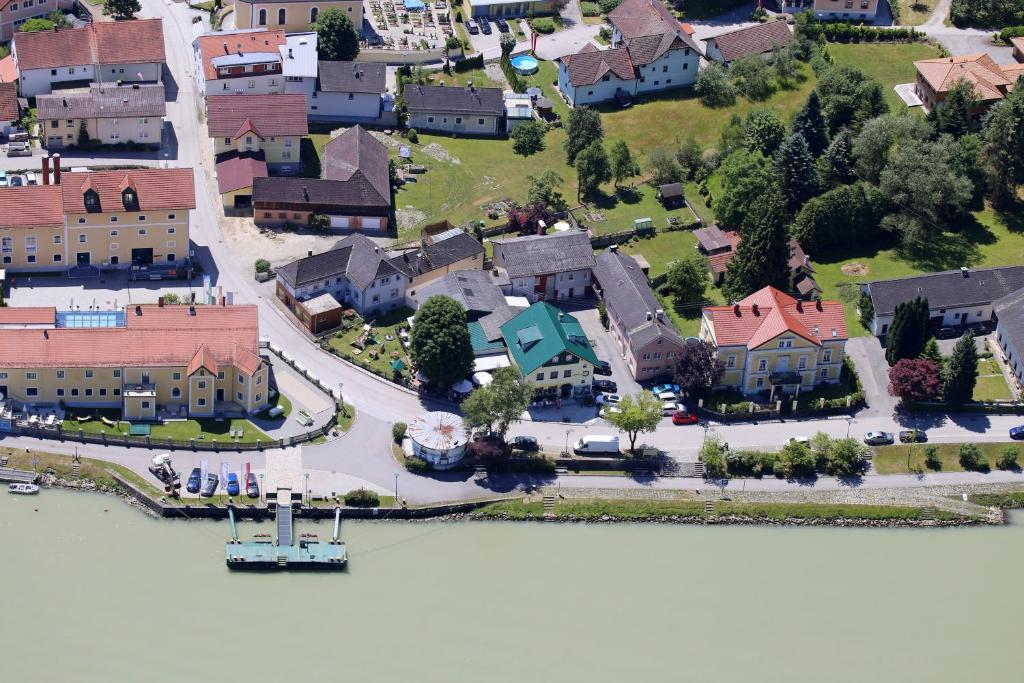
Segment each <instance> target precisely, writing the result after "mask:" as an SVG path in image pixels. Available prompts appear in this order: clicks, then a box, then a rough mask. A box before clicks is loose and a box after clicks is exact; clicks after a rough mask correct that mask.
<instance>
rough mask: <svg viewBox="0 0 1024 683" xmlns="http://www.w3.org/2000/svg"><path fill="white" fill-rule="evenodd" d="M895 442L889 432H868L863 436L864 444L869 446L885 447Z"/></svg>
mask: <svg viewBox="0 0 1024 683" xmlns="http://www.w3.org/2000/svg"><path fill="white" fill-rule="evenodd" d="M895 441H896V439H895V437H894V436H893V435H892V433H891V432H868V433H867V434H865V435H864V443H866V444H867V445H869V446H885V445H886V444H890V443H894V442H895Z"/></svg>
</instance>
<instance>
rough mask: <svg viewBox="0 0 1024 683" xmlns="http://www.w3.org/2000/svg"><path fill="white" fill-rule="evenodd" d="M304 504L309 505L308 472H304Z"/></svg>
mask: <svg viewBox="0 0 1024 683" xmlns="http://www.w3.org/2000/svg"><path fill="white" fill-rule="evenodd" d="M306 505H307V506H308V505H309V472H306Z"/></svg>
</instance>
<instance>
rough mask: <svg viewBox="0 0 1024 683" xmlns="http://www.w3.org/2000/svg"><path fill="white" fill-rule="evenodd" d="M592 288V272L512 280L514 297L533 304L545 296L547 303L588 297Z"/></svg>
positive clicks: (578, 271) (581, 271) (584, 271)
mask: <svg viewBox="0 0 1024 683" xmlns="http://www.w3.org/2000/svg"><path fill="white" fill-rule="evenodd" d="M590 286H591V271H590V270H589V269H585V270H571V271H568V272H565V273H553V274H551V275H536V276H533V277H525V278H515V279H514V280H512V295H513V296H521V297H525V298H526V299H528V300H529V301H530V302H531V303H533V302H536V301H537V300H538V299H540V298H541V296H540V295H541V294H543V295H544V297H543V298H544V300H545V301H557V300H563V299H574V298H580V297H584V296H586V295H587V288H588V287H590Z"/></svg>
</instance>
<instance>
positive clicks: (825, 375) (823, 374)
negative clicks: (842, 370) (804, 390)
mask: <svg viewBox="0 0 1024 683" xmlns="http://www.w3.org/2000/svg"><path fill="white" fill-rule="evenodd" d="M818 377H821V378H822V379H828V368H822V369H821V372H819V373H818Z"/></svg>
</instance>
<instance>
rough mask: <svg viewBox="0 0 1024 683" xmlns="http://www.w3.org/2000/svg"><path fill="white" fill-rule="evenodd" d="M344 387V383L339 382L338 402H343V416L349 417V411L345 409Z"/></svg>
mask: <svg viewBox="0 0 1024 683" xmlns="http://www.w3.org/2000/svg"><path fill="white" fill-rule="evenodd" d="M344 387H345V383H344V382H338V400H339V401H341V414H342V415H344V416H345V417H348V409H347V408H346V407H345V393H344V392H343V391H342V389H343V388H344Z"/></svg>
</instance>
